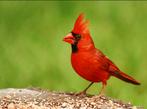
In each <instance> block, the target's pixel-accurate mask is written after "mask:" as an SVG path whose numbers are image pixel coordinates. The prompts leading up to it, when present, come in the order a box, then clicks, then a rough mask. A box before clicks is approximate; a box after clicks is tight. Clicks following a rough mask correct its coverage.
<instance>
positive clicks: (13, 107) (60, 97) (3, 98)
mask: <svg viewBox="0 0 147 109" xmlns="http://www.w3.org/2000/svg"><path fill="white" fill-rule="evenodd" d="M0 109H143V107H138V106H133V105H132V104H131V103H124V102H122V101H120V100H116V99H112V98H110V97H106V96H96V95H95V96H87V95H83V96H80V95H79V96H77V95H75V94H74V93H59V92H49V91H45V90H41V89H13V88H8V89H1V90H0Z"/></svg>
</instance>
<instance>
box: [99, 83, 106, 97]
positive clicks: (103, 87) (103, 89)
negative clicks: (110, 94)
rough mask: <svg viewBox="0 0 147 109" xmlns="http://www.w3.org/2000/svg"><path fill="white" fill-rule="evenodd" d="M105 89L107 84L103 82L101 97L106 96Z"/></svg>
mask: <svg viewBox="0 0 147 109" xmlns="http://www.w3.org/2000/svg"><path fill="white" fill-rule="evenodd" d="M105 87H106V82H102V89H101V91H100V93H99V96H101V95H104V92H105Z"/></svg>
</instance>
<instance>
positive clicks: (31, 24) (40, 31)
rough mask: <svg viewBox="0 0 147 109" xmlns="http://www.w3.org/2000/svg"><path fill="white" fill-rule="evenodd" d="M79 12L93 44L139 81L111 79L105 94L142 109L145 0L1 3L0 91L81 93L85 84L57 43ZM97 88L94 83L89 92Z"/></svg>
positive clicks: (144, 95) (67, 49)
mask: <svg viewBox="0 0 147 109" xmlns="http://www.w3.org/2000/svg"><path fill="white" fill-rule="evenodd" d="M81 12H83V13H85V16H86V18H87V19H89V20H90V22H91V23H90V27H89V28H90V31H91V34H92V37H93V39H94V41H95V45H96V46H97V47H98V48H99V49H101V50H102V51H103V52H104V53H105V54H106V55H107V56H109V58H110V59H112V60H113V62H114V63H116V64H117V65H118V66H119V68H120V69H121V70H123V71H124V72H126V73H128V74H130V75H132V76H133V77H134V78H136V79H138V80H140V81H141V83H142V85H141V86H134V85H131V84H127V83H125V82H122V81H120V80H118V79H116V78H113V77H112V78H111V79H110V80H109V81H108V85H107V89H106V94H107V95H108V96H111V97H113V98H118V99H122V100H123V101H130V102H132V103H133V104H135V105H143V106H146V107H147V104H146V103H145V102H146V99H147V93H146V89H147V79H146V77H145V76H147V73H146V72H147V71H146V68H147V57H146V56H147V48H146V47H147V2H131V1H130V2H127V1H125V2H98V1H91V2H88V1H85V2H82V1H71V2H66V1H44V2H40V1H36V2H26V1H20V2H19V1H12V2H11V1H3V2H2V1H1V2H0V88H8V87H15V88H23V87H31V86H33V87H41V88H43V89H48V90H54V91H66V92H71V91H72V92H79V91H81V90H82V89H84V88H85V87H86V86H87V85H88V83H89V82H88V81H86V80H84V79H82V78H81V77H79V76H78V75H77V74H76V73H75V72H74V70H73V69H72V67H71V64H70V54H71V48H70V45H69V44H67V43H64V42H63V41H62V38H63V37H64V36H65V35H66V34H67V33H69V32H70V31H71V29H72V28H73V24H74V22H75V20H76V18H77V16H78V15H79V14H80V13H81ZM100 88H101V84H95V85H93V86H92V87H91V88H90V89H89V90H88V92H89V93H91V94H98V92H99V90H100Z"/></svg>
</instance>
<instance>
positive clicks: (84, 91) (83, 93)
mask: <svg viewBox="0 0 147 109" xmlns="http://www.w3.org/2000/svg"><path fill="white" fill-rule="evenodd" d="M93 83H94V82H91V83H90V84H89V85H88V86H87V87H86V88H85V89H84V90H83V91H82V92H80V93H77V94H76V95H86V91H87V90H88V89H89V87H90V86H91V85H92V84H93Z"/></svg>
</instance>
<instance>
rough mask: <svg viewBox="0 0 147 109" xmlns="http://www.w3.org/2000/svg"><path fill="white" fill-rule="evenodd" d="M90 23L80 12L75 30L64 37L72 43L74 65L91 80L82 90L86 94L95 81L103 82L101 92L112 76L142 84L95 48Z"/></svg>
mask: <svg viewBox="0 0 147 109" xmlns="http://www.w3.org/2000/svg"><path fill="white" fill-rule="evenodd" d="M88 23H89V21H88V20H86V21H84V15H83V14H80V15H79V17H78V18H77V20H76V22H75V25H74V28H73V30H72V31H71V32H70V33H69V34H68V35H67V36H65V37H64V39H63V40H64V41H65V42H68V43H69V44H71V48H72V53H71V63H72V67H73V68H74V70H75V71H76V72H77V73H78V74H79V75H80V76H81V77H83V78H84V79H86V80H88V81H90V82H91V83H90V84H89V86H88V87H87V88H86V89H85V90H84V91H82V94H86V91H87V89H88V88H89V87H90V86H91V85H92V84H93V83H97V82H102V86H103V87H102V89H101V91H100V94H101V93H102V92H103V90H104V88H105V86H106V84H107V80H108V79H109V78H110V76H114V77H116V78H119V79H121V80H123V81H125V82H128V83H132V84H135V85H140V83H139V82H138V81H137V80H135V79H134V78H132V77H131V76H129V75H127V74H125V73H124V72H122V71H121V70H120V69H119V68H118V67H117V66H116V65H115V64H114V63H113V62H112V61H111V60H110V59H109V58H108V57H107V56H105V55H104V54H103V53H102V52H101V51H100V50H99V49H97V48H95V45H94V42H93V40H92V38H91V35H90V32H89V29H88Z"/></svg>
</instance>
